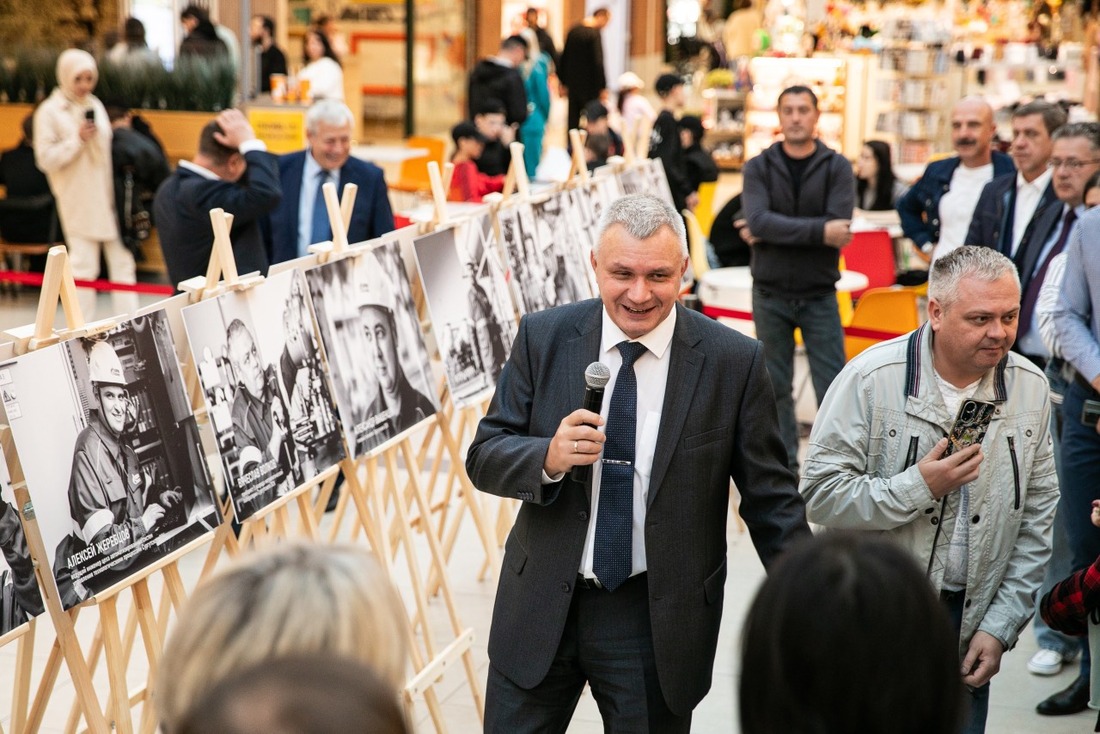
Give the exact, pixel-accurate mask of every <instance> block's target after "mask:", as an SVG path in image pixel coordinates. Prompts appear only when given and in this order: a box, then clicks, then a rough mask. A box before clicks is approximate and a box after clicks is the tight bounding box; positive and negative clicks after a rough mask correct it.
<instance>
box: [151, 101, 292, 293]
mask: <svg viewBox="0 0 1100 734" xmlns="http://www.w3.org/2000/svg"><path fill="white" fill-rule="evenodd" d="M281 198H282V190H281V188H280V186H279V169H278V166H277V165H276V163H275V157H274V156H273V155H271V154H270V153H268V152H267V146H265V145H264V143H263V141H262V140H257V139H256V135H255V133H254V132H253V131H252V126H251V125H249V124H248V119H247V118H246V117H245V116H244V115H243V114H242V113H241V112H240V110H234V109H229V110H223V111H222V112H220V113H219V114H218V117H217V119H215V120H214V121H213V122H210V123H208V124H207V125H206V127H204V128H203V130H202V134H201V135H200V136H199V150H198V153H196V154H195V157H194V158H193V159H192V160H190V161H180V164H179V167H178V168H177V169H176V171H175V172H174V173H173V174H172V175H171V176H169V177H168V178H167V179H165V181H164V183H163V184H161V186H160V188H159V189H158V190H157V196H156V200H155V201H154V203H153V212H154V217H155V219H156V223H157V232H158V234H159V236H160V248H161V250H162V251H163V252H164V262H165V264H166V265H167V266H168V277H169V279H170V280H171V282H172V283H179V282H180V281H182V280H187V279H188V278H192V277H194V276H196V275H202V274H204V273H206V267H207V265H208V264H209V262H210V251H211V249H212V247H213V244H214V230H213V227H212V225H211V224H210V210H211V209H215V208H218V207H220V208H222V209H224V210H225V211H226V212H227V213H229V214H232V215H233V227H232V229H231V230H230V232H229V235H230V238H231V239H232V241H233V256H234V257H235V258H236V261H237V271H238V272H240V273H242V274H243V273H249V272H252V271H255V270H258V271H260V273H261V274H264V275H266V274H267V266H268V262H269V260H268V253H267V249H266V247H265V246H264V239H263V234H262V233H261V231H260V220H261V219H262V218H263V217H265V216H266V215H267V214H268V212H270V211H271V210H272V209H274V208H275V207H276V206H278V204H279V200H280V199H281Z"/></svg>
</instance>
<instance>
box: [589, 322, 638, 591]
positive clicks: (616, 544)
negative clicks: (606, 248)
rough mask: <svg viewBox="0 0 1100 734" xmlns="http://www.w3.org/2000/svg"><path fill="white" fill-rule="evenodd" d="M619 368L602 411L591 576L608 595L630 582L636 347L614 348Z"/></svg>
mask: <svg viewBox="0 0 1100 734" xmlns="http://www.w3.org/2000/svg"><path fill="white" fill-rule="evenodd" d="M617 348H618V350H619V354H621V355H622V358H623V366H622V367H620V368H619V375H618V377H616V378H615V389H614V391H613V392H612V393H611V406H610V408H609V409H608V411H607V441H606V442H605V443H604V446H603V469H602V470H601V472H600V503H599V507H598V509H597V512H596V538H595V545H596V547H595V557H594V558H593V561H592V570H593V571H595V573H596V578H597V579H599V580H600V584H602V585H603V587H604V588H605V589H607V590H608V591H614V590H615V589H617V588H618V587H619V586H620V585H621V584H622V583H623V582H624V581H626V580H627V578H628V577H629V576H630V569H631V555H632V554H631V545H632V536H633V527H632V521H633V514H634V436H635V433H636V429H637V425H638V378H637V376H635V374H634V362H635V360H637V359H638V357H640V356H642V354H644V353H645V351H646V348H645V345H643V344H640V343H639V342H621V343H620V344H618V345H617Z"/></svg>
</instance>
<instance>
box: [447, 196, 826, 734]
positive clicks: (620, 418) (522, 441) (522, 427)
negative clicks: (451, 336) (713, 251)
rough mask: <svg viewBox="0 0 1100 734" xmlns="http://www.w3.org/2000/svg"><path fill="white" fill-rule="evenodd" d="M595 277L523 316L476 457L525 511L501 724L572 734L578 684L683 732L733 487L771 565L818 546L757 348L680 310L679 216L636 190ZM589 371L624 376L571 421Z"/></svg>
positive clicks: (515, 548) (499, 629)
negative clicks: (593, 286)
mask: <svg viewBox="0 0 1100 734" xmlns="http://www.w3.org/2000/svg"><path fill="white" fill-rule="evenodd" d="M592 266H593V268H594V269H595V271H596V276H597V280H598V282H599V286H600V296H601V300H602V303H601V301H599V300H594V299H593V300H587V301H583V302H580V303H576V304H571V305H567V306H561V307H558V308H553V309H550V310H548V311H543V312H540V313H535V314H530V315H528V316H526V317H524V319H523V321H522V322H521V323H520V328H519V335H518V336H517V337H516V341H515V344H514V346H513V348H512V354H511V357H510V358H509V360H508V362H507V364H506V365H505V367H504V370H503V371H502V373H501V376H500V380H499V382H498V384H497V391H496V395H495V396H494V397H493V401H492V405H491V406H490V408H489V413H488V415H487V416H486V417H485V418H484V419H483V420H482V421H481V424H480V426H479V427H478V431H477V435H476V436H475V438H474V442H473V445H472V446H471V447H470V451H469V454H468V456H467V459H466V468H467V470H468V472H469V474H470V477H471V479H472V480H473V482H474V485H475V486H476V487H478V489H480V490H482V491H485V492H489V493H491V494H496V495H500V496H504V497H515V498H517V499H520V500H523V505H522V507H521V508H520V511H519V516H518V518H517V519H516V524H515V527H513V529H512V532H511V534H510V535H509V537H508V542H507V545H506V546H505V558H504V568H503V571H502V573H501V578H500V583H499V587H498V589H497V598H496V604H495V607H494V610H493V623H492V631H491V632H490V635H489V659H490V663H491V665H490V668H489V680H488V686H487V693H486V715H485V730H486V731H488V732H509V733H510V734H511V733H512V732H564V731H565V730H566V727H567V726H568V723H569V720H570V718H571V717H572V714H573V711H574V709H575V707H576V704H577V700H578V698H579V697H580V693H581V690H582V689H583V687H584V684H585V682H588V683H589V685H590V686H591V688H592V693H593V696H594V697H595V699H596V702H597V704H598V705H599V707H600V711H601V714H602V716H603V718H604V723H605V727H606V728H608V730H610V731H656V732H687V731H688V730H689V729H690V725H691V712H692V710H693V709H694V708H695V706H696V704H698V703H699V701H700V700H701V699H702V698H703V696H704V695H706V693H707V691H708V690H709V688H710V685H711V670H712V667H713V664H714V654H715V646H716V644H717V641H718V627H719V623H720V621H721V618H722V597H723V588H724V584H725V580H726V518H727V515H728V503H729V492H730V486H729V484H730V479H731V478H732V479H733V480H734V481H735V482H736V484H737V487H738V488H739V489H740V492H741V496H742V503H741V515H742V517H744V519H745V521H746V522H747V524H748V526H749V529H750V531H751V534H752V539H753V542H754V544H755V545H756V549H757V552H758V554H759V555H760V558H761V560H762V561H763V562H764V564H765V565H769V564H770V563H771V562H772V561H773V560H774V559H775V557H776V556H777V555H778V554H779V552H780V551H781V550H783V549H784V548H785V547H786V546H787V544H788V543H789V542H791V541H794V540H795V539H797V538H800V537H803V536H806V537H808V536H809V529H808V527H807V525H806V520H805V512H804V507H803V504H802V502H801V501H800V500H799V498H798V495H797V492H796V490H795V482H794V477H793V475H792V474H791V472H790V470H789V469H788V468H787V457H786V451H785V449H784V446H783V442H782V440H781V439H780V436H779V429H778V424H777V419H776V409H775V400H774V397H773V396H772V391H771V386H770V383H769V381H768V376H767V372H766V370H765V367H764V355H763V350H762V348H761V346H760V344H759V343H758V342H756V341H753V340H751V339H748V338H746V337H744V336H742V335H741V334H739V333H737V332H736V331H733V330H731V329H727V328H725V327H724V326H721V325H719V324H717V323H715V322H714V321H711V320H709V319H706V318H704V317H702V316H700V315H699V314H696V313H694V312H692V311H688V310H686V309H684V308H682V307H680V306H677V305H676V296H677V292H678V289H679V283H680V277H681V276H682V275H683V273H684V269H685V268H686V267H687V244H686V238H685V235H684V226H683V221H682V220H681V219H680V216H679V215H678V214H677V213H676V212H675V211H674V210H673V209H672V207H670V206H668V205H667V204H665V203H664V202H662V201H661V200H660V199H658V198H656V197H653V196H649V195H645V194H642V195H635V196H626V197H623V198H622V199H620V200H619V201H617V202H616V203H615V204H613V205H612V206H611V207H609V208H608V210H607V212H606V213H605V216H604V221H603V223H602V226H601V231H600V236H599V239H598V242H597V245H596V247H595V248H593V252H592ZM594 361H599V362H602V363H603V364H604V365H606V366H607V368H608V369H609V370H610V373H611V375H612V380H611V382H609V383H608V385H607V387H606V389H605V391H604V397H603V401H602V407H601V414H597V413H595V412H591V411H588V410H583V409H577V408H578V406H580V405H582V403H583V402H584V389H585V388H584V385H585V382H584V373H585V369H586V366H587V365H589V364H590V363H591V362H594ZM632 365H633V366H632ZM594 426H600V427H604V426H606V431H604V430H601V429H598V428H596V427H594ZM588 466H591V469H590V475H591V478H590V479H589V480H585V481H578V479H577V478H574V474H573V473H572V470H573V468H574V467H588Z"/></svg>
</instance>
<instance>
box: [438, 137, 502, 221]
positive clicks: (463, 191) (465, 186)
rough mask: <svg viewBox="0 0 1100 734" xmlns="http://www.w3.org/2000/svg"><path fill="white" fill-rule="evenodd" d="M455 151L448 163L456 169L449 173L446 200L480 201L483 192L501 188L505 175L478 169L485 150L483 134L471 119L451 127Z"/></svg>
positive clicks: (491, 191) (500, 189)
mask: <svg viewBox="0 0 1100 734" xmlns="http://www.w3.org/2000/svg"><path fill="white" fill-rule="evenodd" d="M451 139H453V140H454V143H455V152H454V154H453V155H451V162H452V163H454V166H455V170H454V174H453V175H452V176H451V190H450V191H449V192H447V200H448V201H473V202H479V201H481V197H483V196H485V194H491V193H493V192H496V191H503V190H504V176H503V175H497V176H489V175H486V174H485V173H482V172H481V171H479V170H478V168H477V162H478V159H479V158H480V157H481V155H482V153H483V152H484V150H485V135H484V134H483V133H482V132H481V131H480V130H478V128H477V126H476V125H474V124H473V123H471V122H460V123H458V124H457V125H455V126H454V127H453V128H452V129H451Z"/></svg>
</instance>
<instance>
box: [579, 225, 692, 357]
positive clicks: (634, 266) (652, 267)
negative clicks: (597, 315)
mask: <svg viewBox="0 0 1100 734" xmlns="http://www.w3.org/2000/svg"><path fill="white" fill-rule="evenodd" d="M592 267H593V268H594V269H595V271H596V281H597V282H598V283H599V287H600V298H601V299H602V300H603V305H604V308H605V309H606V310H607V313H608V314H609V315H610V316H611V320H612V321H613V322H614V323H615V325H616V326H618V327H619V328H620V329H622V330H623V333H624V334H626V335H627V336H628V337H630V338H631V339H637V338H639V337H641V336H644V335H646V334H648V333H649V332H651V331H653V329H655V328H656V327H657V325H658V324H660V323H661V322H662V321H664V319H665V317H666V316H668V314H669V313H670V312H671V311H672V307H673V306H675V305H676V296H677V295H678V294H679V292H680V278H681V277H682V276H683V274H684V271H685V270H686V269H687V258H686V257H685V256H684V254H683V248H682V247H681V245H680V242H679V240H678V239H677V238H676V233H675V232H673V231H672V229H671V228H670V227H661V228H660V229H658V230H657V231H656V232H655V233H653V235H651V236H650V237H649V238H648V239H645V240H639V239H635V238H634V237H633V236H631V235H630V233H629V232H627V231H626V228H625V227H623V226H622V225H620V224H615V225H612V226H611V227H609V228H608V229H607V231H606V232H604V234H603V238H602V239H601V240H600V245H599V248H598V254H597V252H596V251H593V253H592Z"/></svg>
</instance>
